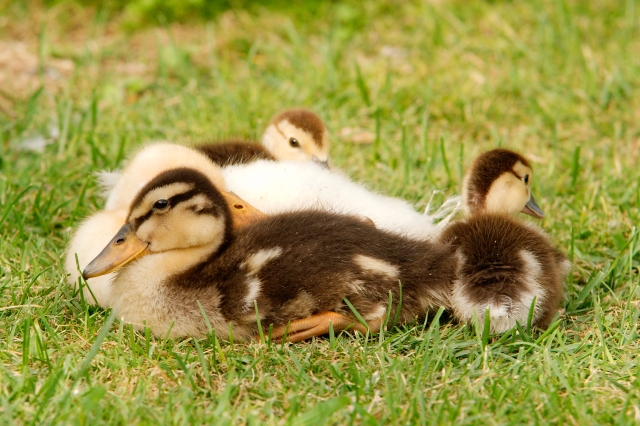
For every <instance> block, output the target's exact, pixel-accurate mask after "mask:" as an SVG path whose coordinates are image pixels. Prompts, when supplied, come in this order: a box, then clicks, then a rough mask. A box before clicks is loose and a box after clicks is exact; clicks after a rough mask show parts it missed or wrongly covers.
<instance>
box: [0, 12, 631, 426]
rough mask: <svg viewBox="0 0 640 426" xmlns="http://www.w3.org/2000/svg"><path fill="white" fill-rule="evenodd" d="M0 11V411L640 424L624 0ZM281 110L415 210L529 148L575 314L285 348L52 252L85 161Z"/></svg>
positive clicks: (215, 134)
mask: <svg viewBox="0 0 640 426" xmlns="http://www.w3.org/2000/svg"><path fill="white" fill-rule="evenodd" d="M0 6H1V7H0V11H1V12H0V23H2V25H0V28H2V30H1V31H2V33H1V37H0V40H2V41H1V42H0V52H4V53H5V54H6V52H9V51H11V52H13V53H12V55H14V56H12V57H11V60H10V61H7V60H6V59H2V58H0V61H3V60H4V61H5V62H3V63H2V64H0V138H1V139H0V142H1V143H0V150H1V157H0V301H1V302H0V336H1V337H2V342H3V343H2V345H1V346H0V359H1V362H0V416H2V423H10V422H12V420H13V421H15V422H16V423H21V424H27V423H54V422H55V423H71V424H76V423H77V424H86V423H95V422H109V423H114V424H130V423H160V424H194V423H195V424H203V423H214V422H215V423H216V424H218V423H219V424H226V423H234V424H238V423H241V424H245V423H246V424H258V423H268V424H336V423H338V424H344V423H358V424H378V423H382V424H408V423H412V424H413V423H416V424H441V423H454V422H455V423H456V424H472V423H483V424H514V423H569V424H581V425H582V424H604V423H617V424H629V423H634V422H635V423H637V422H639V421H640V402H639V401H640V364H639V363H638V361H637V353H638V352H639V351H640V343H639V342H640V339H639V335H638V325H639V317H640V290H639V289H638V283H639V277H638V261H639V255H638V252H639V251H640V242H639V241H638V223H639V222H640V220H639V219H640V217H639V216H640V212H639V206H640V188H639V186H638V182H639V179H640V172H639V171H638V167H637V164H638V162H639V160H640V124H639V123H640V103H639V99H640V96H639V95H640V93H638V87H640V57H639V56H638V55H634V54H632V52H638V51H640V46H639V43H640V41H639V40H640V37H639V36H640V31H639V25H640V4H638V3H637V2H636V1H634V0H627V1H625V2H617V1H613V0H610V1H609V0H601V1H598V2H581V1H578V0H543V1H541V2H500V1H495V2H471V3H470V2H465V1H441V2H436V1H434V2H420V1H414V2H393V3H388V2H381V1H380V2H378V1H376V2H367V3H366V4H365V5H363V6H360V7H356V6H355V4H353V3H350V2H334V3H324V4H320V5H319V6H316V7H318V8H319V12H318V15H317V16H315V17H309V16H308V15H307V14H306V13H303V12H296V10H295V9H287V10H285V11H284V12H283V11H279V10H278V9H277V8H269V9H267V8H261V7H259V6H256V7H252V8H251V9H250V12H247V11H243V10H239V9H230V10H228V11H226V12H224V13H222V14H220V15H219V16H218V17H216V18H215V20H212V21H209V22H202V21H198V20H194V22H192V23H190V24H166V25H164V26H159V27H153V26H151V27H149V26H146V27H144V28H142V29H139V30H137V31H133V32H131V31H125V30H123V24H122V22H121V18H120V17H119V15H117V14H115V13H111V14H110V13H108V12H107V11H106V9H100V10H97V9H92V8H90V7H86V6H79V5H77V4H76V3H72V2H60V3H57V4H55V5H51V6H48V7H44V6H38V5H37V4H34V5H30V7H27V6H25V5H22V4H21V3H19V2H9V1H8V0H4V1H0ZM129 25H130V22H129V21H128V22H127V28H130V27H129ZM17 41H20V43H22V45H20V46H21V47H16V46H18V45H17V44H15V43H16V42H17ZM12 43H13V44H12ZM21 49H22V50H21ZM16 52H17V53H16ZM25 52H26V53H25ZM5 57H6V56H5ZM296 105H303V106H307V107H310V108H312V109H314V110H315V111H317V112H318V113H319V114H320V115H321V116H322V117H323V118H324V119H325V121H326V123H327V125H328V127H329V129H330V130H331V132H332V135H333V146H332V150H331V153H332V158H333V162H334V164H335V165H337V166H338V167H339V168H341V169H343V170H344V171H345V172H346V173H348V174H349V175H351V176H353V177H354V178H356V179H359V180H362V181H364V182H367V184H368V185H369V186H370V187H371V188H374V189H376V190H379V191H381V192H384V193H387V194H391V195H396V196H402V197H404V198H406V199H408V200H410V201H411V202H414V203H415V204H416V205H417V206H418V207H419V208H423V207H424V206H426V204H427V203H428V201H429V198H430V197H431V193H432V191H433V190H439V191H442V192H441V194H440V195H438V196H437V197H436V198H438V197H439V198H438V199H437V201H442V199H443V197H444V196H446V195H451V194H454V193H457V192H459V186H460V181H461V176H462V174H463V172H464V170H465V168H466V166H467V165H468V164H469V162H470V161H471V159H472V158H473V157H474V156H475V155H476V154H478V153H479V152H481V151H483V150H486V149H490V148H492V147H496V146H506V147H511V148H514V149H517V150H519V151H521V152H523V153H526V154H527V155H528V156H529V157H530V158H531V159H532V160H533V161H534V164H535V171H536V175H535V181H534V188H535V194H536V197H537V200H538V201H539V203H540V205H541V207H542V208H543V209H544V210H545V211H546V212H547V218H546V219H545V220H544V221H543V222H542V226H543V228H544V229H545V230H547V232H548V233H549V234H550V235H551V237H552V238H553V240H554V241H556V242H557V244H558V245H559V246H560V247H561V248H562V249H563V250H564V251H565V252H566V253H568V254H569V256H570V257H571V259H572V261H573V264H574V268H573V271H572V274H571V276H570V277H569V280H568V283H567V290H568V292H567V302H566V306H565V308H566V314H565V315H564V316H562V317H561V318H559V319H558V321H557V322H555V323H554V324H553V325H552V326H551V327H550V328H549V329H547V330H528V329H527V328H526V327H523V328H521V329H516V330H513V331H512V332H509V333H506V334H504V335H497V336H488V335H487V334H486V333H485V332H484V327H483V326H482V325H476V326H468V325H459V324H455V323H452V322H451V321H450V320H449V319H448V318H447V317H446V315H442V316H440V315H439V316H437V317H436V318H429V320H428V321H426V322H425V323H418V324H414V325H411V326H403V327H396V328H393V329H391V330H387V331H386V332H384V333H383V334H381V335H379V336H373V337H371V338H368V339H365V338H364V337H361V336H359V337H351V336H335V337H332V338H327V339H318V340H314V341H312V342H308V343H303V344H294V345H284V346H283V345H279V344H269V343H264V344H262V343H251V344H242V343H237V342H236V343H233V344H230V343H228V342H220V341H218V340H217V339H216V338H215V336H210V337H209V338H207V339H202V340H194V339H178V340H163V339H156V338H154V337H151V336H150V335H149V334H148V333H143V332H134V331H132V330H131V329H130V328H129V327H128V326H126V325H124V324H122V323H120V322H119V321H117V320H115V321H114V318H113V316H112V315H111V314H110V312H108V311H104V310H101V309H97V308H93V307H90V306H87V305H86V304H85V303H84V302H83V301H82V300H79V299H78V298H76V297H74V294H73V292H72V291H71V289H70V288H69V287H68V286H67V285H66V284H65V276H64V271H63V267H62V263H61V261H60V259H61V257H62V256H63V253H64V249H65V245H66V243H67V242H68V240H69V236H70V234H71V232H72V230H73V229H74V228H75V227H76V226H77V225H78V224H79V222H80V221H81V219H82V218H83V217H85V216H87V215H89V214H91V212H93V211H95V210H96V209H98V208H100V206H101V202H102V201H101V199H100V198H99V197H98V194H97V192H98V191H97V188H96V185H95V182H94V180H93V178H92V173H93V172H94V171H97V170H100V169H104V168H114V167H117V166H118V165H119V164H120V163H121V160H122V159H123V158H124V157H125V156H126V155H127V153H129V152H130V151H132V150H133V149H135V148H136V147H137V146H139V145H140V144H141V143H142V142H144V141H146V140H149V139H169V140H178V141H193V140H198V141H203V140H213V139H220V138H224V137H229V136H243V137H252V138H255V137H257V136H258V135H259V133H260V132H261V129H262V128H263V127H264V125H265V123H266V121H267V120H268V119H269V118H270V117H271V116H272V115H273V114H275V113H276V112H277V111H278V110H280V109H283V108H287V107H291V106H296ZM345 129H347V130H348V129H356V130H358V131H367V132H371V134H372V135H373V137H371V139H372V140H373V143H372V144H369V145H362V144H357V143H352V142H351V141H350V139H349V137H345V136H341V135H343V134H346V133H347V132H346V131H345ZM28 140H36V141H38V140H39V141H40V142H42V141H44V142H46V143H48V145H46V146H45V147H44V149H43V151H42V152H35V151H31V150H28V149H24V147H23V146H24V144H25V141H28Z"/></svg>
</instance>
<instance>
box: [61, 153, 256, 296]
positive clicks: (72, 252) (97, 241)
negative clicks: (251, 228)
mask: <svg viewBox="0 0 640 426" xmlns="http://www.w3.org/2000/svg"><path fill="white" fill-rule="evenodd" d="M181 166H189V167H194V168H196V169H197V170H199V171H201V172H202V173H203V174H205V175H206V176H207V177H208V178H209V179H210V180H211V181H213V182H215V183H216V185H217V186H218V187H219V188H222V193H223V195H224V197H225V200H226V202H227V203H228V204H229V206H231V209H232V213H233V220H234V225H235V226H236V227H241V226H244V225H245V224H246V223H248V222H252V221H255V220H257V219H259V218H261V217H262V216H264V214H262V213H261V212H259V211H258V210H256V209H254V208H253V207H252V206H250V205H248V204H247V203H245V202H244V201H243V200H241V199H240V198H238V197H237V196H236V195H235V194H231V193H228V192H226V191H224V189H225V188H226V187H225V184H224V179H223V178H222V175H221V173H220V169H219V168H218V167H216V166H215V165H213V164H212V163H211V161H210V160H209V159H208V158H207V157H206V156H205V155H203V154H201V153H199V152H197V151H195V150H193V149H191V148H188V147H185V146H181V145H176V144H170V143H156V144H152V145H149V146H146V147H144V148H142V149H141V150H139V151H138V153H137V154H136V155H134V156H133V157H132V159H131V160H130V161H129V163H128V164H127V166H126V167H125V169H124V170H123V171H122V172H121V173H116V174H113V173H103V174H101V176H100V179H101V180H102V182H104V183H107V184H108V185H111V186H112V187H111V188H107V194H108V198H107V201H106V204H105V209H104V210H103V211H101V212H98V213H96V214H95V215H93V216H91V217H90V218H89V219H87V220H85V221H84V222H83V223H82V224H81V225H80V227H79V228H78V230H77V231H76V232H75V234H74V235H73V237H72V238H71V240H70V242H69V248H68V250H67V254H66V256H65V260H64V267H65V271H66V273H67V281H68V283H69V284H70V285H72V286H75V285H76V284H77V283H78V277H79V273H78V267H77V266H79V267H80V268H84V267H86V265H87V264H88V263H89V261H91V259H93V258H94V257H95V256H96V255H97V254H98V253H99V252H100V249H101V248H102V247H104V245H105V244H106V243H107V242H108V241H109V240H110V239H111V237H112V236H113V234H114V233H115V232H117V230H118V229H120V228H121V227H122V225H124V223H125V219H126V217H127V212H128V208H129V205H130V204H131V202H132V201H133V199H134V197H135V195H136V194H137V193H138V192H139V190H140V189H141V188H142V187H144V186H145V185H146V184H147V183H148V182H149V181H150V180H151V179H153V178H154V177H155V176H157V175H158V174H160V173H162V172H164V171H166V170H170V169H173V168H175V167H181ZM76 256H77V258H78V265H76ZM112 278H113V275H105V276H101V277H98V278H96V279H94V280H92V281H91V283H90V285H89V286H88V287H83V289H82V293H83V297H84V299H85V300H87V301H88V302H89V303H92V304H93V303H96V304H98V305H100V306H102V307H108V304H107V302H108V295H109V291H110V290H109V288H110V282H111V280H112Z"/></svg>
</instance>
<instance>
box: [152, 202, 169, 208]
mask: <svg viewBox="0 0 640 426" xmlns="http://www.w3.org/2000/svg"><path fill="white" fill-rule="evenodd" d="M167 207H169V201H168V200H158V201H156V202H155V204H154V205H153V208H154V209H155V210H164V209H166V208H167Z"/></svg>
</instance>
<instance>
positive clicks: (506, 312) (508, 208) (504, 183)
mask: <svg viewBox="0 0 640 426" xmlns="http://www.w3.org/2000/svg"><path fill="white" fill-rule="evenodd" d="M532 176H533V173H532V169H531V165H530V163H529V162H528V161H527V160H526V159H525V158H524V157H522V156H521V155H519V154H517V153H515V152H513V151H509V150H506V149H495V150H492V151H488V152H486V153H484V154H482V155H480V156H479V157H478V158H477V159H476V160H475V161H474V163H473V165H472V167H471V168H470V170H469V171H468V173H467V175H466V177H465V179H464V188H463V203H464V205H465V208H466V210H467V211H468V213H469V216H468V217H467V218H466V219H464V220H461V221H458V222H455V223H452V224H451V225H449V226H448V227H447V229H445V231H444V232H443V234H442V235H441V236H440V239H441V241H442V242H445V243H449V244H451V245H453V246H454V247H456V255H457V256H458V258H459V259H460V263H459V266H458V271H457V274H456V275H457V279H456V280H455V282H454V284H453V287H452V291H451V307H452V308H453V311H454V313H455V316H456V317H457V318H458V319H459V320H461V321H469V320H471V319H472V318H473V317H474V316H477V317H479V318H483V317H484V315H485V311H486V310H489V315H490V317H491V329H492V331H494V332H502V331H506V330H508V329H510V328H512V327H514V326H515V324H516V322H519V323H520V324H526V323H527V320H528V317H529V311H530V309H531V308H532V306H533V307H534V309H533V318H532V323H533V324H534V325H538V326H541V327H544V326H546V325H547V324H548V323H549V322H550V321H551V320H552V319H553V317H554V315H555V314H556V312H557V311H558V309H559V306H560V302H561V301H562V298H563V295H564V290H563V286H564V279H565V277H566V275H567V273H568V272H569V268H570V263H569V261H568V260H567V258H566V257H565V256H564V255H563V254H562V253H561V252H560V251H559V250H558V249H557V248H556V247H555V245H554V244H553V243H552V242H551V241H550V239H549V238H548V236H547V235H546V234H545V233H544V232H543V231H542V230H541V229H540V228H539V227H537V226H535V225H533V224H531V223H526V222H522V221H519V220H516V219H515V218H514V217H513V215H514V214H515V213H517V212H520V211H522V212H525V213H527V214H531V215H532V216H535V217H542V216H543V213H542V210H541V209H540V207H538V205H537V204H536V203H535V201H534V198H533V196H531V191H530V186H531V183H532ZM534 300H535V303H534Z"/></svg>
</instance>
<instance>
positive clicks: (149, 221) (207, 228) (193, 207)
mask: <svg viewBox="0 0 640 426" xmlns="http://www.w3.org/2000/svg"><path fill="white" fill-rule="evenodd" d="M231 226H232V221H231V217H230V213H229V209H228V207H227V204H226V202H225V198H224V196H223V195H222V193H221V192H220V191H218V190H217V189H216V188H215V187H214V185H213V184H212V183H211V181H210V180H209V179H208V178H207V176H205V175H204V174H202V173H201V172H199V171H197V170H195V169H188V168H178V169H172V170H169V171H166V172H163V173H161V174H160V175H158V176H157V177H155V178H154V179H152V180H151V181H150V182H149V183H148V184H147V185H146V186H145V187H143V188H142V189H141V190H140V192H139V193H138V195H137V196H136V198H135V199H134V201H133V202H132V204H131V208H130V210H129V214H128V216H127V219H126V223H125V225H124V226H123V227H122V228H120V230H119V231H118V233H117V234H116V235H115V237H113V239H112V240H111V241H110V242H109V244H107V246H106V247H105V248H104V250H103V251H102V252H101V253H100V254H99V255H98V256H97V257H96V258H95V259H94V260H93V261H92V262H91V263H90V264H89V265H88V266H87V267H86V268H85V270H84V271H83V274H82V275H83V276H84V278H85V279H88V278H92V277H97V276H100V275H104V274H107V273H110V272H113V271H115V270H117V269H119V268H120V267H122V266H124V265H126V264H127V263H129V262H131V261H133V260H136V259H138V258H140V257H142V256H150V255H157V254H164V255H166V254H171V255H172V256H171V257H166V256H165V258H164V259H165V260H163V261H162V263H161V264H162V265H163V267H165V268H167V270H168V272H171V271H170V270H171V269H172V265H175V268H173V269H174V270H181V269H184V268H186V267H189V266H192V265H194V264H196V263H198V262H199V261H201V260H203V259H205V258H206V257H208V256H209V255H211V254H212V253H214V252H216V251H217V250H219V249H220V248H221V247H222V246H223V245H224V244H225V242H226V241H228V240H229V238H230V234H231Z"/></svg>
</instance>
